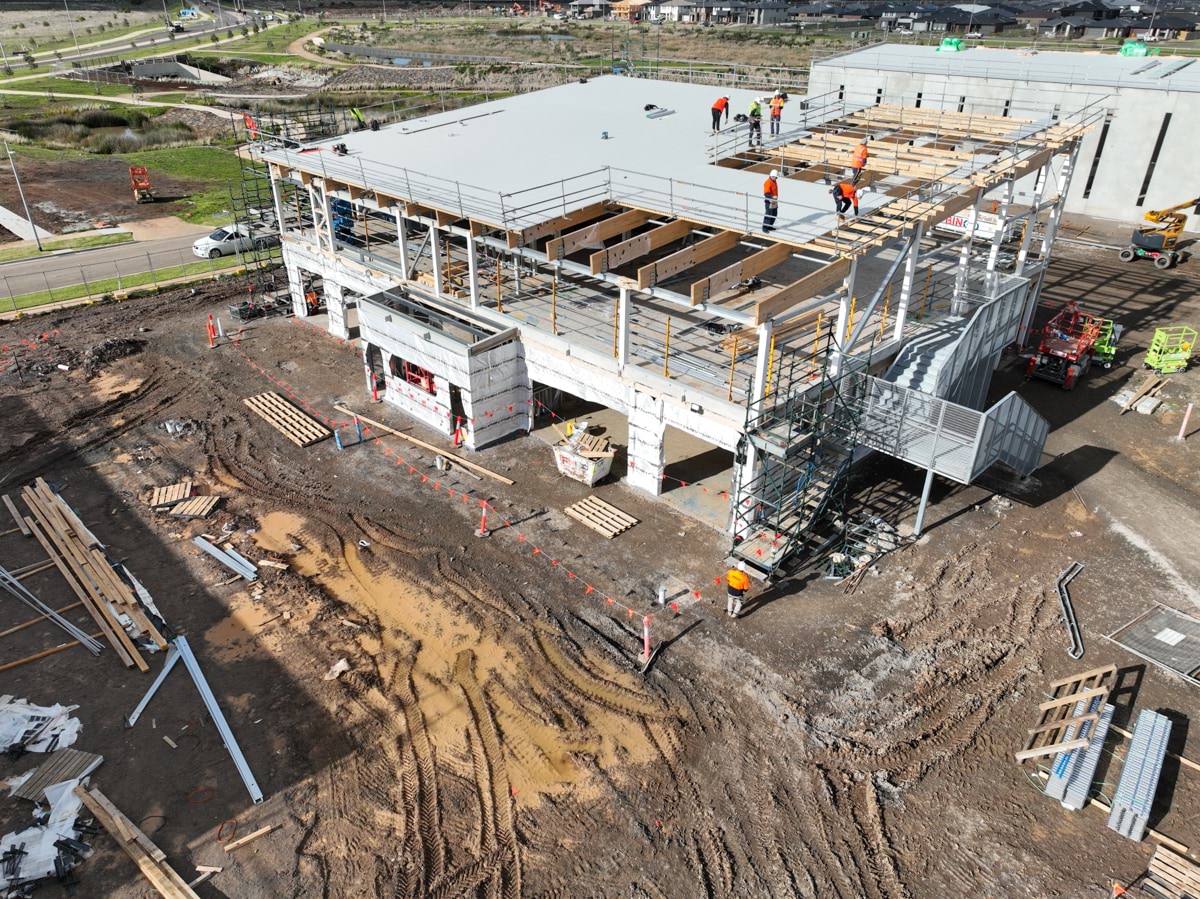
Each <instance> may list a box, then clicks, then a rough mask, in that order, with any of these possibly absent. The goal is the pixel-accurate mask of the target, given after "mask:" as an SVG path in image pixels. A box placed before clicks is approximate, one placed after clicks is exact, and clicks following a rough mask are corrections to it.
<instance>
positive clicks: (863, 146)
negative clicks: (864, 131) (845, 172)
mask: <svg viewBox="0 0 1200 899" xmlns="http://www.w3.org/2000/svg"><path fill="white" fill-rule="evenodd" d="M870 139H871V138H869V137H864V138H861V139H860V140H859V142H858V146H857V147H855V148H854V153H853V154H852V155H851V157H850V168H851V170H853V172H854V178H853V179H852V181H853V183H854V184H858V179H859V178H861V177H862V173H863V169H865V168H866V167H867V158H868V157H869V156H870V155H871V153H870V151H868V150H867V141H869V140H870Z"/></svg>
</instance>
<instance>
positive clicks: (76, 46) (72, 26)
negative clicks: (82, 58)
mask: <svg viewBox="0 0 1200 899" xmlns="http://www.w3.org/2000/svg"><path fill="white" fill-rule="evenodd" d="M63 11H64V12H66V14H67V25H69V26H70V28H71V40H73V41H74V42H75V55H76V56H78V55H79V38H77V37H76V36H75V23H74V22H72V21H71V8H70V7H69V6H67V0H63Z"/></svg>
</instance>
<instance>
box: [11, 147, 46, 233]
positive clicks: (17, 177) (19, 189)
mask: <svg viewBox="0 0 1200 899" xmlns="http://www.w3.org/2000/svg"><path fill="white" fill-rule="evenodd" d="M4 152H5V153H7V154H8V164H9V165H10V166H12V173H13V180H14V181H16V182H17V193H19V194H20V195H21V205H22V206H24V207H25V218H27V219H29V227H30V228H32V229H33V239H34V240H35V241H36V242H37V248H38V252H39V253H40V252H42V238H41V237H39V236H38V229H37V225H35V224H34V223H33V216H32V215H30V214H29V204H28V203H27V202H26V201H25V189H24V188H23V187H21V176H20V175H18V174H17V164H16V162H15V161H14V160H13V152H12V150H10V149H9V148H8V141H5V142H4Z"/></svg>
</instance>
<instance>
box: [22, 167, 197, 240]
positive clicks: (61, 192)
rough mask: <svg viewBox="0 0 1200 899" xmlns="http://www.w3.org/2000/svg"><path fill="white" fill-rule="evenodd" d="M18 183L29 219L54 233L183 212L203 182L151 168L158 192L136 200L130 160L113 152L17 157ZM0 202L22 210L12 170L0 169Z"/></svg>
mask: <svg viewBox="0 0 1200 899" xmlns="http://www.w3.org/2000/svg"><path fill="white" fill-rule="evenodd" d="M18 165H20V173H21V186H22V187H23V188H24V189H25V199H26V200H27V201H28V203H29V212H30V214H31V215H32V216H33V221H34V223H35V224H37V225H38V226H39V227H41V228H45V229H46V230H47V231H52V232H54V233H56V234H57V233H59V232H61V231H62V230H63V229H64V228H67V227H69V226H71V225H81V224H89V225H91V226H93V227H96V226H97V225H98V224H99V223H100V222H105V223H107V224H110V225H112V224H116V223H118V222H128V221H138V220H140V219H147V218H158V217H160V216H164V215H181V214H183V213H184V212H186V211H187V204H186V203H185V202H184V201H185V200H186V199H187V198H188V197H189V196H191V195H192V194H193V193H194V192H196V190H198V189H199V188H200V187H201V186H202V185H200V184H198V183H197V182H194V181H188V180H186V179H182V178H174V177H171V176H169V175H164V174H162V173H161V172H154V171H151V172H150V177H151V180H152V181H153V184H154V192H155V195H156V197H157V199H156V200H155V202H153V203H140V204H139V203H136V202H134V199H133V192H132V191H131V190H130V187H129V163H128V162H127V161H126V160H124V159H122V158H120V157H117V156H80V157H79V158H61V159H54V160H42V159H32V158H29V157H27V156H25V157H20V158H19V159H18ZM0 206H5V207H7V208H8V209H10V210H13V211H14V212H17V213H18V214H20V213H21V212H23V209H24V208H23V207H22V205H21V196H20V194H19V193H18V192H17V184H16V182H15V181H14V180H13V176H12V171H11V170H9V169H8V167H5V168H4V169H3V170H2V171H0Z"/></svg>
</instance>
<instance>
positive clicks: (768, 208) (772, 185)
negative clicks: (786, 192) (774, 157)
mask: <svg viewBox="0 0 1200 899" xmlns="http://www.w3.org/2000/svg"><path fill="white" fill-rule="evenodd" d="M777 215H779V172H771V174H770V175H768V176H767V180H766V181H764V182H763V227H762V229H763V234H770V233H771V232H772V231H774V230H775V216H777Z"/></svg>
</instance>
